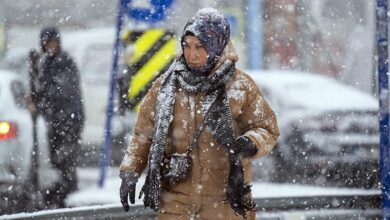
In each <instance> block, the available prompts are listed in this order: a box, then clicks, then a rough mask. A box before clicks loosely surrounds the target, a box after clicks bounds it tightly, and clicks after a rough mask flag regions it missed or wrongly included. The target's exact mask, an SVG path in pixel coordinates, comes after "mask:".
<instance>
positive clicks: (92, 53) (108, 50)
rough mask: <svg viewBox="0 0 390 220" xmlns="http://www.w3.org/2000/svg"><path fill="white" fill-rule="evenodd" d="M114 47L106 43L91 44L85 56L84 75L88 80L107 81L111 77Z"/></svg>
mask: <svg viewBox="0 0 390 220" xmlns="http://www.w3.org/2000/svg"><path fill="white" fill-rule="evenodd" d="M111 63H112V47H111V46H110V45H108V44H107V45H106V44H96V45H92V46H89V47H88V48H87V49H86V51H85V55H84V58H83V65H82V75H83V76H84V77H85V79H86V80H87V81H92V82H95V83H107V82H108V80H109V79H110V74H109V73H110V70H111Z"/></svg>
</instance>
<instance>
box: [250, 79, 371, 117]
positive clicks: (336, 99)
mask: <svg viewBox="0 0 390 220" xmlns="http://www.w3.org/2000/svg"><path fill="white" fill-rule="evenodd" d="M258 74H262V73H258ZM255 78H256V81H257V82H258V84H259V85H260V88H262V87H265V88H267V90H269V92H268V93H269V94H268V96H270V99H275V97H277V98H278V99H281V100H283V104H284V105H285V107H289V108H307V109H317V110H320V111H321V110H353V109H362V108H364V109H377V108H378V106H377V102H376V100H375V99H374V98H373V97H372V96H371V95H369V94H367V93H364V92H362V91H360V90H357V89H355V88H352V87H351V86H348V85H344V84H342V83H339V82H337V81H335V80H333V79H328V78H326V77H323V76H317V75H314V74H301V73H298V74H294V73H289V74H268V73H266V74H264V75H258V76H255ZM272 96H275V97H272Z"/></svg>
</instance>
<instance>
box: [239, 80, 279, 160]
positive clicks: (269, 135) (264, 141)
mask: <svg viewBox="0 0 390 220" xmlns="http://www.w3.org/2000/svg"><path fill="white" fill-rule="evenodd" d="M243 77H244V78H246V81H247V85H248V86H247V87H246V88H245V90H246V94H247V95H246V101H245V102H244V106H243V110H242V115H241V116H240V122H239V124H240V128H241V131H242V134H243V135H244V136H246V137H248V138H250V139H251V140H252V142H253V143H254V144H255V145H256V147H257V149H258V150H257V154H256V155H255V156H254V157H261V156H265V155H266V154H268V153H269V152H270V151H271V150H272V148H273V147H274V146H275V145H276V140H277V138H278V136H279V128H278V125H277V121H276V116H275V114H274V112H273V111H272V109H271V108H270V106H269V105H268V103H267V101H266V100H265V99H264V97H263V96H262V94H261V92H260V90H259V88H258V87H257V86H256V84H255V82H254V81H253V80H252V79H251V78H250V77H249V76H248V75H246V74H243Z"/></svg>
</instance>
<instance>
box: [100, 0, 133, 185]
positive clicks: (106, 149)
mask: <svg viewBox="0 0 390 220" xmlns="http://www.w3.org/2000/svg"><path fill="white" fill-rule="evenodd" d="M126 4H127V2H126V1H125V0H119V4H118V16H117V20H116V35H115V45H114V53H113V62H112V71H111V83H110V91H109V92H110V93H109V98H108V107H107V117H106V125H105V130H104V143H103V146H102V157H101V160H100V178H99V187H100V188H102V187H103V186H104V181H105V178H106V169H107V166H108V164H109V161H110V149H111V119H112V115H113V109H114V95H115V85H116V81H117V70H118V57H119V35H120V33H121V30H122V23H123V15H124V8H125V7H126Z"/></svg>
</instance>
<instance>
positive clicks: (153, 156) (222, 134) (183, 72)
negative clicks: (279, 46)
mask: <svg viewBox="0 0 390 220" xmlns="http://www.w3.org/2000/svg"><path fill="white" fill-rule="evenodd" d="M234 70H235V65H234V62H232V61H231V60H227V61H225V62H224V63H223V64H222V65H221V66H220V67H219V68H218V69H217V70H216V71H215V72H214V73H212V74H211V75H209V76H199V75H194V74H192V73H191V72H190V71H189V70H188V68H187V66H186V65H185V61H184V59H183V58H180V59H178V60H177V61H175V63H173V64H172V65H171V67H170V68H169V70H168V71H167V72H166V73H165V74H164V76H163V79H162V82H161V86H160V89H159V92H158V95H157V104H156V115H155V127H154V133H153V141H152V146H151V150H150V153H149V161H148V166H149V167H148V168H149V169H148V174H147V176H146V180H145V183H144V185H143V187H142V189H141V193H140V195H139V198H141V197H142V195H143V194H144V199H143V200H144V205H145V207H150V208H151V209H153V210H154V211H155V212H157V211H158V209H159V204H160V179H161V175H160V171H161V164H162V160H163V155H164V149H165V145H166V140H167V137H168V128H169V125H170V123H171V121H172V118H173V107H174V104H175V97H176V89H177V87H178V86H179V87H180V88H182V89H184V90H186V91H188V92H190V93H198V92H204V93H206V94H207V95H206V98H205V101H204V106H205V109H204V112H208V113H207V115H205V120H206V121H205V125H206V126H205V127H207V129H208V130H209V131H210V133H211V134H212V135H213V138H214V139H215V140H216V141H217V142H218V143H219V144H221V145H222V146H224V147H225V149H226V150H227V152H228V155H229V162H230V172H229V181H228V189H227V192H226V195H227V200H228V202H229V203H230V206H231V207H232V208H233V209H234V210H235V212H236V213H238V214H240V215H243V216H244V217H245V212H246V211H247V210H251V209H253V207H254V204H253V202H252V200H251V199H250V198H249V197H248V195H249V192H250V191H251V189H250V186H245V185H244V172H243V167H242V163H241V160H240V158H239V156H238V154H237V153H236V152H235V151H234V150H235V149H234V141H235V136H234V133H233V128H232V116H231V112H230V108H229V102H228V98H227V95H226V91H225V84H226V83H227V82H228V81H229V80H230V79H231V78H232V76H233V73H234ZM213 102H215V103H213ZM210 106H212V108H210Z"/></svg>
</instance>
